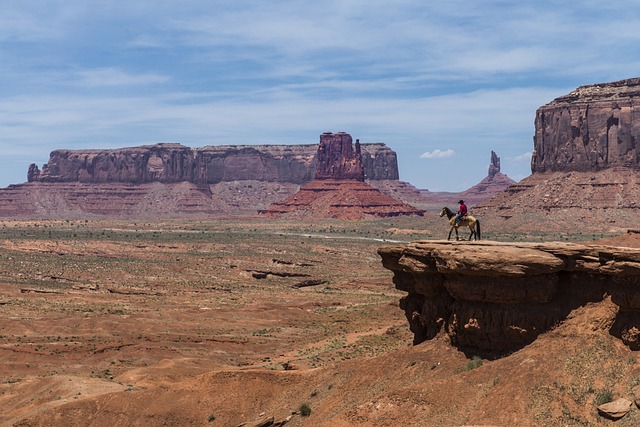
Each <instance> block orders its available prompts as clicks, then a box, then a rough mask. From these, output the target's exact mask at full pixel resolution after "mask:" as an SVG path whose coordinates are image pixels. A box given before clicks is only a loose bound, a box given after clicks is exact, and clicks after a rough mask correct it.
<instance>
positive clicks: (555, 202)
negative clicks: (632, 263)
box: [474, 78, 640, 234]
mask: <svg viewBox="0 0 640 427" xmlns="http://www.w3.org/2000/svg"><path fill="white" fill-rule="evenodd" d="M535 124H536V130H535V136H534V150H533V153H532V162H531V170H532V172H533V173H532V175H531V176H529V177H527V178H525V179H523V180H522V181H520V182H518V183H517V184H514V185H511V186H509V187H508V188H507V189H506V190H505V191H504V192H502V193H499V194H497V195H496V196H495V197H493V198H491V199H490V200H487V201H484V202H482V203H481V204H480V205H479V206H476V207H475V208H474V214H476V215H478V216H483V217H485V218H489V220H490V222H487V221H486V220H485V221H484V224H485V225H487V226H488V228H493V229H502V230H513V231H527V232H531V231H534V230H536V229H537V230H542V229H544V230H545V231H546V232H559V233H564V232H570V231H571V230H575V231H577V232H579V233H586V232H589V233H594V234H596V233H603V232H614V233H615V232H620V231H623V230H624V228H627V227H634V226H635V224H637V215H638V212H639V210H640V204H638V200H639V199H640V146H639V145H638V144H640V142H639V141H640V78H635V79H628V80H622V81H618V82H612V83H601V84H594V85H586V86H581V87H579V88H578V89H576V90H575V91H573V92H571V93H570V94H568V95H565V96H562V97H560V98H556V99H555V100H553V101H552V102H550V103H549V104H547V105H544V106H542V107H540V108H539V109H538V111H537V113H536V120H535ZM505 220H506V222H505Z"/></svg>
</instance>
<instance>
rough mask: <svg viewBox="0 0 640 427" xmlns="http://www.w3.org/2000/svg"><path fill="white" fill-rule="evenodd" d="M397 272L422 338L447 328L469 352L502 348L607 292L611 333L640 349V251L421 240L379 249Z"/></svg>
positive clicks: (506, 349) (404, 305) (527, 338)
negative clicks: (614, 309) (614, 310)
mask: <svg viewBox="0 0 640 427" xmlns="http://www.w3.org/2000/svg"><path fill="white" fill-rule="evenodd" d="M378 253H379V254H380V256H381V257H382V264H383V266H384V267H386V268H387V269H389V270H391V271H393V274H394V276H393V282H394V284H395V286H396V288H398V289H400V290H402V291H405V292H407V293H408V295H407V296H405V297H404V298H402V300H401V304H400V306H401V308H402V309H403V310H404V311H405V314H406V316H407V319H408V321H409V325H410V328H411V330H412V332H413V333H414V343H416V344H417V343H420V342H422V341H425V340H428V339H431V338H434V337H435V336H436V335H437V334H439V333H441V332H443V333H445V334H447V335H448V336H449V338H450V339H451V342H452V343H453V344H455V345H457V346H458V347H460V348H461V349H463V350H469V351H472V352H486V353H493V354H500V353H505V352H510V351H513V350H516V349H519V348H521V347H523V346H525V345H527V344H529V343H531V342H532V341H533V340H534V339H535V338H536V337H537V336H538V335H539V334H541V333H543V332H545V331H548V330H550V329H551V328H553V327H554V326H555V325H557V324H558V322H561V321H562V320H564V319H565V318H566V316H567V315H568V313H569V312H570V311H571V310H572V309H575V308H577V307H579V306H582V305H584V304H586V303H588V302H595V301H600V300H602V299H603V298H605V297H606V296H607V295H609V296H610V298H611V300H612V302H613V303H615V304H616V305H617V306H618V307H619V311H618V314H617V317H616V320H615V322H614V323H613V324H611V325H608V326H609V329H610V332H611V333H612V334H613V335H615V336H617V337H619V338H621V339H622V341H623V342H624V343H625V344H626V345H628V346H629V347H630V348H632V349H634V350H638V349H640V330H639V329H638V325H639V322H640V288H639V285H640V250H638V249H631V248H619V247H607V246H586V245H579V244H572V243H558V242H549V243H499V242H487V241H485V242H474V243H457V242H444V241H418V242H414V243H411V244H406V245H398V246H388V247H383V248H380V249H379V250H378Z"/></svg>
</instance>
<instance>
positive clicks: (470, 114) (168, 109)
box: [0, 0, 640, 191]
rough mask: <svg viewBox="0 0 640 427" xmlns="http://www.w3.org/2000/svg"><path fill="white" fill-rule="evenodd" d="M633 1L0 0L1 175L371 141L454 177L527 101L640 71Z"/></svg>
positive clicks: (491, 145) (407, 167) (520, 160)
mask: <svg viewBox="0 0 640 427" xmlns="http://www.w3.org/2000/svg"><path fill="white" fill-rule="evenodd" d="M639 6H640V2H638V1H637V0H630V1H627V2H602V1H590V0H586V1H580V2H567V1H555V0H536V1H500V0H495V1H489V0H474V1H470V0H467V1H460V0H446V1H440V0H431V1H424V0H394V1H383V0H366V1H365V0H335V1H334V0H328V1H323V0H316V1H313V2H312V1H303V0H273V1H269V2H267V1H264V0H229V1H221V0H208V1H205V0H200V1H195V0H174V1H171V0H127V1H121V0H108V1H102V0H0V187H6V186H8V185H10V184H18V183H22V182H25V181H26V179H27V178H26V175H27V169H28V166H29V164H31V163H36V164H38V165H39V166H41V165H42V164H43V163H46V162H47V160H48V159H49V153H50V152H51V151H52V150H55V149H89V148H105V149H106V148H120V147H131V146H138V145H145V144H153V143H157V142H178V143H181V144H184V145H186V146H189V147H193V148H199V147H204V146H207V145H244V144H315V143H318V142H319V136H320V134H321V133H323V132H340V131H344V132H348V133H350V134H351V135H352V136H353V138H354V139H356V138H357V139H360V141H361V142H384V143H385V144H387V145H388V146H389V147H390V148H391V149H393V150H394V151H395V152H396V153H397V155H398V164H399V169H400V179H401V180H403V181H408V182H410V183H411V184H413V185H414V186H416V187H418V188H421V189H429V190H432V191H461V190H464V189H467V188H469V187H471V186H473V185H475V184H476V183H478V182H479V181H480V180H482V179H483V178H484V177H485V176H486V175H487V171H488V166H489V161H490V155H491V151H492V150H493V151H495V152H496V153H497V154H498V156H500V158H501V166H502V172H504V173H506V174H507V175H509V176H510V177H511V178H512V179H514V180H516V181H518V180H520V179H522V178H524V177H526V176H528V175H530V173H531V169H530V160H531V150H532V149H533V134H534V119H535V111H536V109H537V108H539V107H540V106H542V105H544V104H546V103H548V102H550V101H551V100H553V99H554V98H557V97H559V96H562V95H564V94H567V93H569V92H571V91H572V90H573V89H575V88H576V87H578V86H581V85H584V84H592V83H601V82H608V81H615V80H621V79H626V78H631V77H638V76H640V31H639V30H638V29H639V28H640V7H639Z"/></svg>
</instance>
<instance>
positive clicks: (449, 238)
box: [447, 227, 458, 240]
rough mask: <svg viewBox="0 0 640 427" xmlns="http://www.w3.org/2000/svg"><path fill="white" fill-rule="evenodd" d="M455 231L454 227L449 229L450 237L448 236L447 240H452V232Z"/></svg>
mask: <svg viewBox="0 0 640 427" xmlns="http://www.w3.org/2000/svg"><path fill="white" fill-rule="evenodd" d="M452 231H453V227H451V228H450V229H449V235H448V236H447V240H451V232H452ZM457 232H458V230H456V233H457Z"/></svg>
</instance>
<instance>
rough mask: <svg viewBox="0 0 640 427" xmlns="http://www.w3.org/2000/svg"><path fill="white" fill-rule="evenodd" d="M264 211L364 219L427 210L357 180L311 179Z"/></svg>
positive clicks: (272, 213) (343, 218) (420, 212)
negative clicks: (396, 198) (417, 207)
mask: <svg viewBox="0 0 640 427" xmlns="http://www.w3.org/2000/svg"><path fill="white" fill-rule="evenodd" d="M260 213H262V214H265V215H268V216H282V215H284V216H287V217H290V218H337V219H342V220H352V219H361V218H365V217H368V216H373V217H393V216H402V215H423V211H421V210H419V209H416V208H414V207H413V206H410V205H408V204H406V203H403V202H400V201H398V200H395V199H393V198H391V197H390V196H387V195H385V194H383V193H382V192H380V191H379V190H378V189H376V188H373V187H372V186H370V185H369V184H367V183H366V182H361V181H356V180H335V179H324V180H316V181H311V182H310V183H308V184H306V185H303V186H302V187H300V190H299V191H298V192H297V193H295V194H293V195H291V196H289V197H288V198H286V199H285V200H283V201H280V202H276V203H273V204H272V205H271V206H269V208H267V209H264V210H261V211H260Z"/></svg>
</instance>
